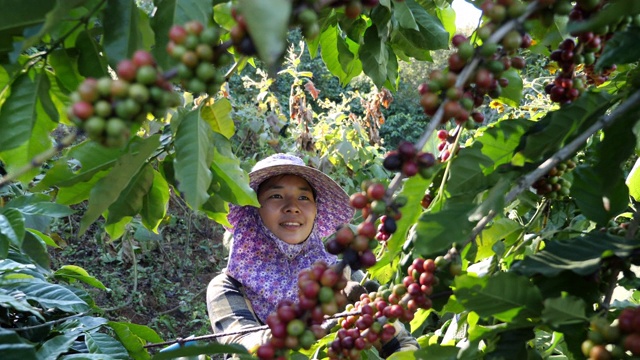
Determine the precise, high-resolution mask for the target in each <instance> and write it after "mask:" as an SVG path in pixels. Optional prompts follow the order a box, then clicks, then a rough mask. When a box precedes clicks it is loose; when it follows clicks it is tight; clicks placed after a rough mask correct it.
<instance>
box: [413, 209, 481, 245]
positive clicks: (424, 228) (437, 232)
mask: <svg viewBox="0 0 640 360" xmlns="http://www.w3.org/2000/svg"><path fill="white" fill-rule="evenodd" d="M470 211H471V208H470V205H469V204H464V203H462V204H453V205H448V207H446V208H444V209H442V210H441V211H438V212H431V213H424V214H422V215H421V216H420V219H419V220H418V224H417V225H416V234H415V240H414V250H415V252H416V253H418V254H421V255H425V256H426V255H431V254H434V253H439V252H442V251H445V250H447V249H448V248H450V247H451V245H452V244H454V243H459V244H462V243H464V242H466V241H467V240H468V237H469V236H470V235H471V230H472V229H473V226H474V223H472V222H470V221H469V212H470Z"/></svg>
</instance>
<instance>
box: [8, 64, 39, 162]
mask: <svg viewBox="0 0 640 360" xmlns="http://www.w3.org/2000/svg"><path fill="white" fill-rule="evenodd" d="M37 101H38V83H37V82H36V81H32V80H31V78H29V75H28V74H26V73H25V74H22V75H20V76H18V78H17V79H16V80H15V81H14V82H13V84H12V86H11V95H9V98H8V99H7V100H6V101H5V102H4V104H2V107H1V108H0V128H1V129H2V131H1V132H0V151H5V150H9V149H14V148H16V147H18V146H20V145H21V144H22V143H24V142H26V141H27V140H28V139H29V138H30V137H31V129H32V128H33V125H34V123H35V121H36V104H37Z"/></svg>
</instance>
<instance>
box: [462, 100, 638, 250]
mask: <svg viewBox="0 0 640 360" xmlns="http://www.w3.org/2000/svg"><path fill="white" fill-rule="evenodd" d="M638 102H640V91H637V92H635V93H633V94H632V95H631V96H629V98H627V100H626V101H625V102H623V103H622V104H621V105H620V106H618V107H617V108H616V109H615V110H613V111H612V112H611V113H610V114H609V115H608V116H603V117H601V118H600V119H599V120H598V121H596V122H595V123H594V124H593V125H591V126H590V127H589V128H588V129H587V130H586V131H585V132H583V133H582V134H580V135H578V136H577V137H576V138H575V139H574V140H573V141H571V142H570V143H569V144H567V146H565V147H564V148H562V149H560V150H559V151H558V152H556V153H555V154H553V155H552V156H551V157H550V158H548V159H547V160H545V161H544V162H543V163H542V164H540V166H538V167H537V168H536V169H535V170H533V171H532V172H530V173H529V174H527V175H525V176H524V177H522V178H521V179H520V181H519V184H518V185H516V186H514V187H513V188H512V189H511V190H510V191H509V192H508V193H507V195H505V198H504V203H505V204H508V203H510V202H512V201H514V200H515V199H516V198H517V197H518V195H520V193H522V192H524V191H525V190H528V189H529V188H530V187H531V185H533V183H534V182H535V181H536V180H538V179H539V178H540V177H542V176H543V175H545V174H547V173H548V172H549V171H550V170H551V169H552V168H553V167H554V166H556V165H557V164H558V163H560V162H561V161H564V160H566V159H568V158H569V157H570V156H571V155H572V154H574V153H575V152H576V151H577V150H578V149H579V148H580V146H582V144H583V143H584V142H586V141H587V140H588V139H589V138H590V137H591V136H592V135H593V134H595V133H596V132H597V131H599V130H601V129H604V128H606V127H608V126H609V125H611V124H612V123H614V122H615V121H616V120H617V119H619V118H621V117H622V116H624V115H625V114H626V113H627V112H628V111H629V110H631V109H633V108H634V107H636V106H638ZM496 215H497V213H496V212H495V211H494V210H491V211H489V213H488V214H487V215H486V216H484V217H483V218H482V219H480V221H479V222H478V224H476V226H475V227H474V228H473V231H472V232H471V236H470V237H469V240H468V241H467V243H469V242H471V241H473V240H474V239H475V238H476V237H477V236H478V235H479V234H480V232H481V231H482V230H483V229H484V228H485V227H486V226H487V225H488V224H489V222H491V220H493V218H494V217H495V216H496Z"/></svg>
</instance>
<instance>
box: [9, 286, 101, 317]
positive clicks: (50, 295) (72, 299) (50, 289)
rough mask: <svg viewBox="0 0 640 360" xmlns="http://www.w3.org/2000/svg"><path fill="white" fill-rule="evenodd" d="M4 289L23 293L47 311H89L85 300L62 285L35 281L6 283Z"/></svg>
mask: <svg viewBox="0 0 640 360" xmlns="http://www.w3.org/2000/svg"><path fill="white" fill-rule="evenodd" d="M3 288H4V289H11V290H18V291H22V292H23V293H24V294H25V298H26V299H27V300H30V301H35V302H37V303H39V304H40V305H42V307H44V308H46V309H48V308H56V309H60V310H62V311H67V312H73V313H80V312H84V311H88V310H89V306H88V305H87V303H86V302H85V301H84V300H82V299H81V298H79V297H78V295H76V294H75V293H73V292H72V291H71V290H69V289H68V288H66V287H64V286H62V285H57V284H50V283H46V282H44V281H36V280H33V281H28V282H27V281H16V282H11V283H4V284H3Z"/></svg>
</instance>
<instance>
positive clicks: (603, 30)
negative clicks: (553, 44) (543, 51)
mask: <svg viewBox="0 0 640 360" xmlns="http://www.w3.org/2000/svg"><path fill="white" fill-rule="evenodd" d="M607 3H608V1H606V0H581V1H577V2H576V3H575V5H572V4H571V2H569V1H566V0H562V1H557V2H555V3H554V4H551V5H549V7H548V8H547V9H546V11H547V12H552V13H553V12H556V13H557V14H560V15H568V16H569V21H570V22H582V21H586V20H588V19H589V18H591V17H592V16H593V15H594V14H596V13H598V12H600V11H602V9H603V8H604V7H606V6H607ZM543 13H544V10H543ZM633 21H634V18H633V17H631V16H623V17H621V18H619V19H617V20H615V21H613V22H612V23H611V24H607V25H603V26H600V27H599V28H598V29H596V30H590V31H581V32H573V33H571V36H572V37H574V38H567V39H565V40H564V41H563V42H562V43H561V44H560V46H559V47H558V49H557V50H555V51H553V52H552V53H551V55H550V59H551V60H552V61H555V62H556V63H557V64H558V67H559V69H560V70H559V71H558V72H557V74H556V78H555V79H554V81H553V82H551V83H549V84H547V85H546V86H545V92H546V93H547V94H549V99H550V100H551V101H553V102H557V103H560V104H568V103H571V102H572V101H574V100H575V99H577V98H578V97H579V96H580V94H581V93H582V92H583V91H584V89H585V86H587V85H596V86H598V85H600V84H602V83H604V82H605V81H607V80H608V77H609V75H610V74H611V73H612V72H613V71H615V70H616V66H615V65H612V66H610V67H607V68H604V69H602V71H600V72H596V71H595V63H596V61H597V60H598V58H599V57H600V54H601V53H602V50H603V48H604V45H605V43H606V42H607V41H608V40H609V39H610V38H611V37H612V36H613V33H615V32H616V31H621V30H623V29H625V28H626V27H627V26H628V25H629V24H631V23H632V22H633ZM579 64H583V68H582V72H583V73H584V76H582V77H581V76H578V75H577V74H576V67H577V66H578V65H579Z"/></svg>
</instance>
